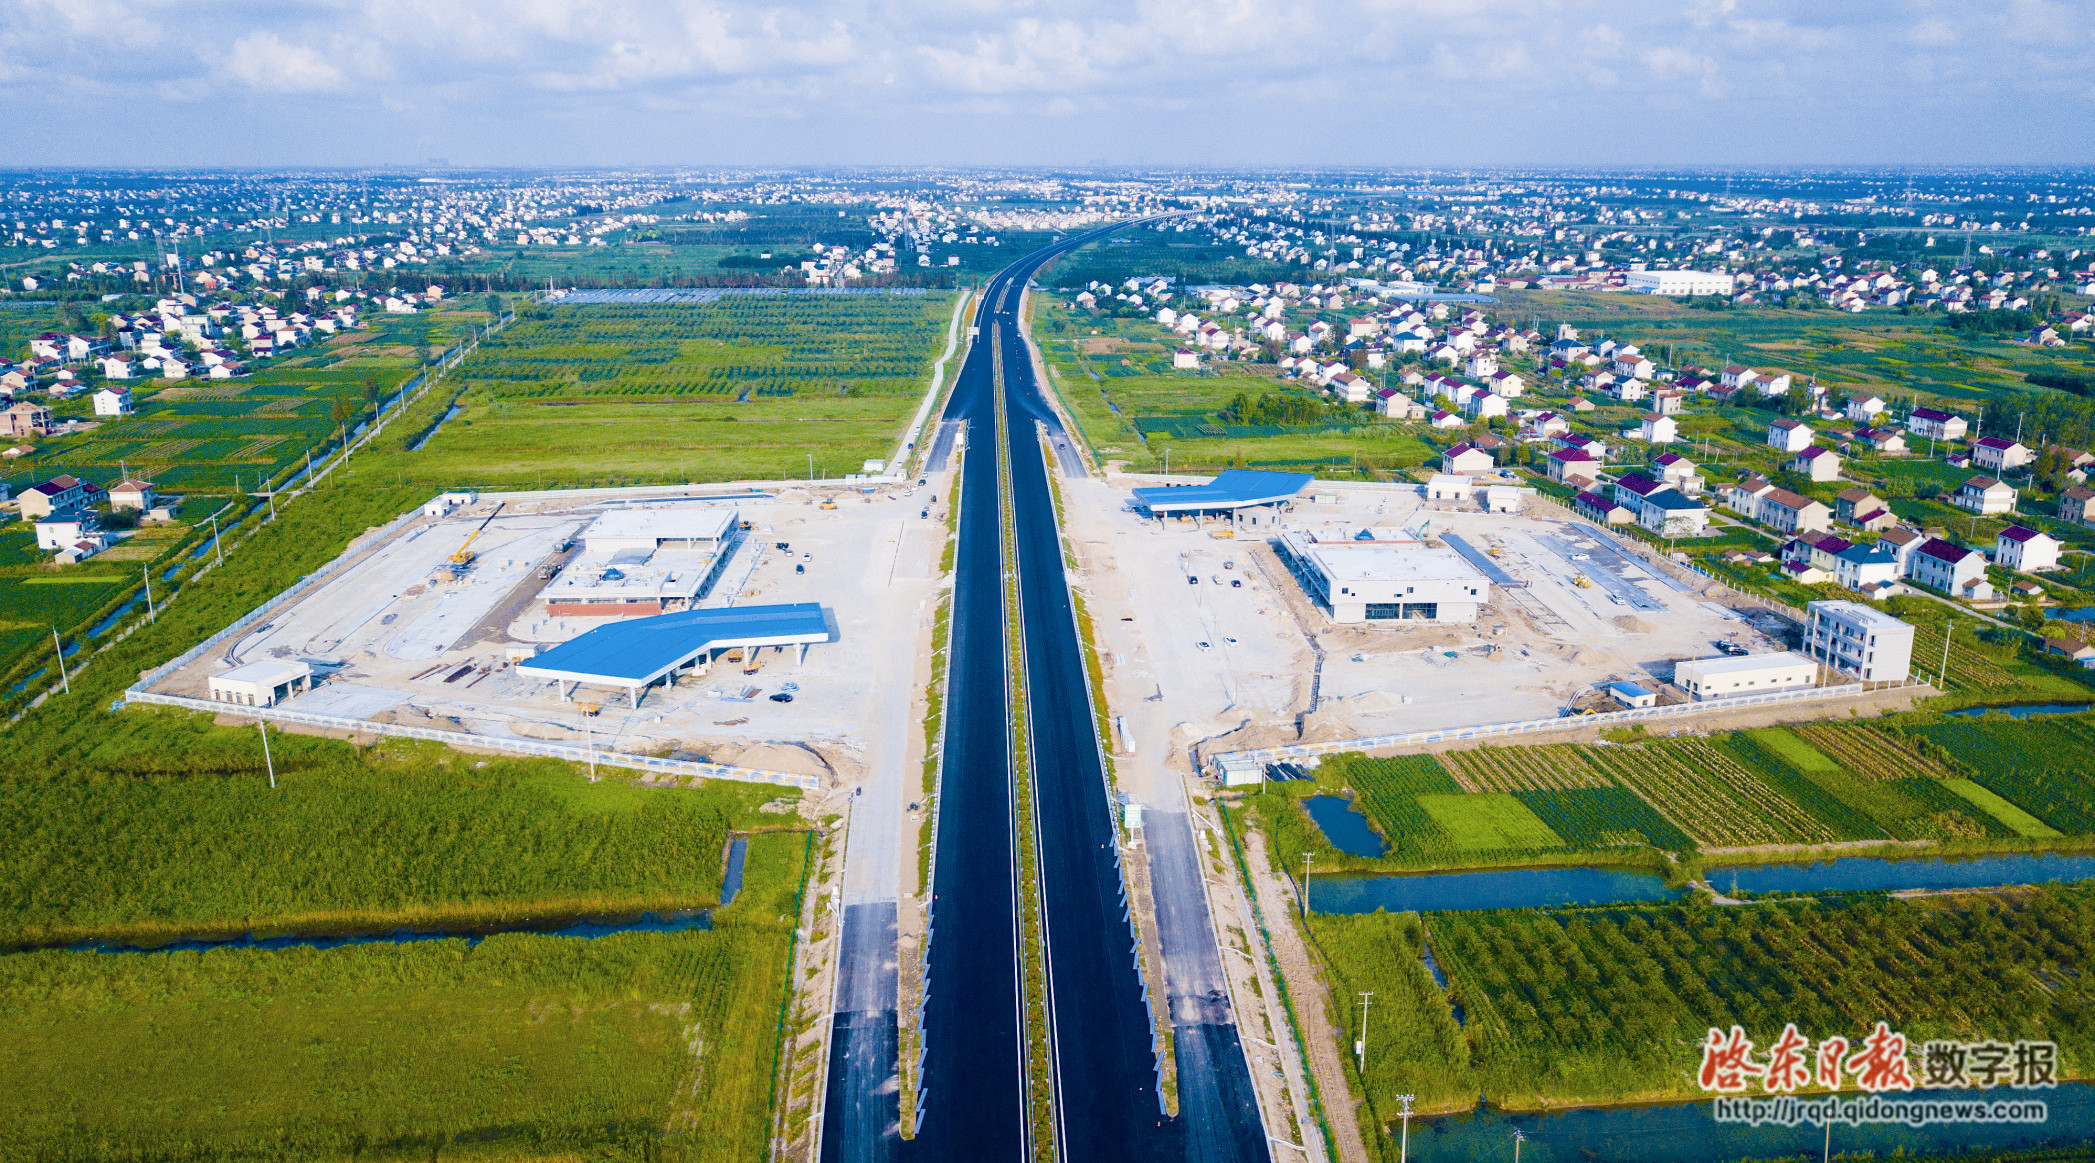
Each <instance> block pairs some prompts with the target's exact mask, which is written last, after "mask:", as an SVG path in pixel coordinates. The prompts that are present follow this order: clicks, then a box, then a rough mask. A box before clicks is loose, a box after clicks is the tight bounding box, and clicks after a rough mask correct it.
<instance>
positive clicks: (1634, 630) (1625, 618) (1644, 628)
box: [1614, 614, 1651, 634]
mask: <svg viewBox="0 0 2095 1163" xmlns="http://www.w3.org/2000/svg"><path fill="white" fill-rule="evenodd" d="M1614 622H1615V626H1616V628H1617V629H1619V630H1622V631H1624V632H1626V633H1630V634H1649V633H1651V623H1649V622H1646V621H1645V620H1644V619H1642V618H1639V617H1637V616H1636V615H1635V614H1624V615H1622V616H1621V617H1619V618H1616V619H1614Z"/></svg>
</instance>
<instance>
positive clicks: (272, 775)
mask: <svg viewBox="0 0 2095 1163" xmlns="http://www.w3.org/2000/svg"><path fill="white" fill-rule="evenodd" d="M255 726H257V727H260V728H261V729H262V762H263V763H266V764H268V765H269V786H270V787H275V786H276V760H274V759H272V758H270V757H269V721H268V720H267V719H256V720H255Z"/></svg>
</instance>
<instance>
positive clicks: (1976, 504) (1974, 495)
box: [1950, 477, 2015, 517]
mask: <svg viewBox="0 0 2095 1163" xmlns="http://www.w3.org/2000/svg"><path fill="white" fill-rule="evenodd" d="M1950 503H1951V504H1953V505H1955V506H1957V507H1958V508H1960V509H1966V510H1969V511H1971V512H1973V513H1977V514H1978V515H1979V516H1981V517H1988V516H1991V515H1993V514H1995V513H2012V512H2014V511H2015V487H2014V486H2013V485H2010V484H2007V483H2006V482H2003V481H1997V480H1994V479H1993V478H1992V477H1973V478H1971V479H1970V480H1968V481H1965V482H1964V483H1963V485H1961V486H1959V487H1958V489H1957V495H1956V496H1954V497H1951V498H1950Z"/></svg>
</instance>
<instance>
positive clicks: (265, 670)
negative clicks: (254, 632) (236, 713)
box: [207, 658, 313, 707]
mask: <svg viewBox="0 0 2095 1163" xmlns="http://www.w3.org/2000/svg"><path fill="white" fill-rule="evenodd" d="M207 685H209V687H210V688H211V699H212V701H213V702H220V703H238V704H240V705H241V706H244V707H273V706H275V705H276V704H277V701H278V700H279V699H287V698H290V697H291V696H292V695H293V694H294V693H296V692H299V691H309V690H312V689H313V668H312V667H310V666H308V665H306V664H305V663H303V662H299V661H296V660H279V659H274V658H271V659H265V660H263V661H261V662H250V663H247V664H245V665H242V666H236V667H234V668H233V669H231V670H229V671H226V672H225V673H224V674H214V675H212V676H211V679H210V682H209V683H208V684H207Z"/></svg>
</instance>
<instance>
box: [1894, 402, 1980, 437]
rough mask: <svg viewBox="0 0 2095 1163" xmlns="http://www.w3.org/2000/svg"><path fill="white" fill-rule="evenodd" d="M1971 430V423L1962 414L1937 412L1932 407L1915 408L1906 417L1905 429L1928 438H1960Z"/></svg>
mask: <svg viewBox="0 0 2095 1163" xmlns="http://www.w3.org/2000/svg"><path fill="white" fill-rule="evenodd" d="M1970 430H1971V425H1970V424H1969V423H1967V422H1966V421H1965V419H1964V417H1962V416H1956V415H1952V414H1950V413H1948V412H1938V411H1936V410H1935V409H1933V408H1915V409H1914V410H1913V412H1912V414H1911V415H1909V416H1907V417H1906V431H1908V432H1911V433H1912V434H1913V435H1915V436H1925V437H1927V438H1928V439H1930V440H1962V439H1964V434H1965V433H1966V432H1968V431H1970Z"/></svg>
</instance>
